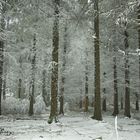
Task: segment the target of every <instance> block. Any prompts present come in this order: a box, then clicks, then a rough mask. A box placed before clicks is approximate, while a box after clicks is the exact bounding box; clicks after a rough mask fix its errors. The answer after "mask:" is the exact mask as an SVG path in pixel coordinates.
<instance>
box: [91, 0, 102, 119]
mask: <svg viewBox="0 0 140 140" xmlns="http://www.w3.org/2000/svg"><path fill="white" fill-rule="evenodd" d="M94 10H95V17H94V30H95V39H94V47H95V50H94V51H95V56H94V57H95V58H94V59H95V104H94V105H95V106H94V116H93V117H92V118H94V119H96V120H102V113H101V92H100V45H99V9H98V0H95V1H94Z"/></svg>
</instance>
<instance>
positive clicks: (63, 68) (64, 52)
mask: <svg viewBox="0 0 140 140" xmlns="http://www.w3.org/2000/svg"><path fill="white" fill-rule="evenodd" d="M67 24H68V23H67V21H66V24H65V31H64V48H63V60H62V77H61V89H60V98H59V100H60V110H59V114H63V115H64V91H65V89H64V85H65V74H64V73H65V69H66V68H65V67H66V53H67V45H68V25H67Z"/></svg>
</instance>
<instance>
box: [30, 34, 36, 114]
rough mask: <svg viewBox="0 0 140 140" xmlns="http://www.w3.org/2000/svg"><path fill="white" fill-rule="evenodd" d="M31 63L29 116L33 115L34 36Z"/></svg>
mask: <svg viewBox="0 0 140 140" xmlns="http://www.w3.org/2000/svg"><path fill="white" fill-rule="evenodd" d="M32 55H33V58H32V62H31V66H32V68H31V71H32V74H31V92H30V105H29V115H30V116H32V115H33V114H34V109H33V105H34V92H35V69H36V34H34V39H33V48H32Z"/></svg>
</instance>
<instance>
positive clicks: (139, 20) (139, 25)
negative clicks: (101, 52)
mask: <svg viewBox="0 0 140 140" xmlns="http://www.w3.org/2000/svg"><path fill="white" fill-rule="evenodd" d="M138 41H139V50H140V4H139V5H138ZM139 93H140V55H139ZM136 104H137V105H136V106H137V107H136V108H137V109H138V110H139V98H138V99H137V101H136Z"/></svg>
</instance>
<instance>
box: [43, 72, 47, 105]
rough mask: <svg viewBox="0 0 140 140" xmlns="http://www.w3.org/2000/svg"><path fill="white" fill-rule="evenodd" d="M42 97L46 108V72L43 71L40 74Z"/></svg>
mask: <svg viewBox="0 0 140 140" xmlns="http://www.w3.org/2000/svg"><path fill="white" fill-rule="evenodd" d="M42 97H43V100H44V103H45V105H46V106H48V103H47V90H46V70H45V69H44V70H43V72H42Z"/></svg>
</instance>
